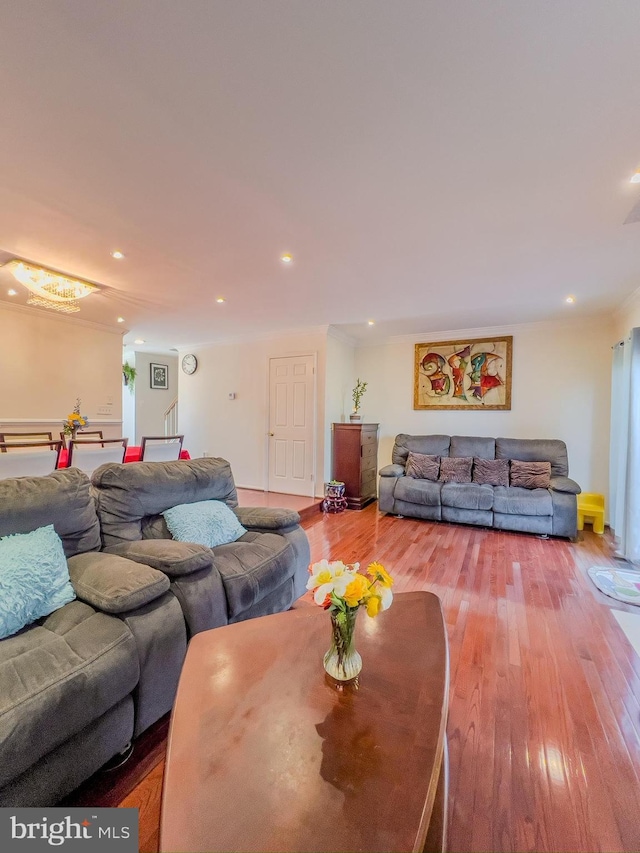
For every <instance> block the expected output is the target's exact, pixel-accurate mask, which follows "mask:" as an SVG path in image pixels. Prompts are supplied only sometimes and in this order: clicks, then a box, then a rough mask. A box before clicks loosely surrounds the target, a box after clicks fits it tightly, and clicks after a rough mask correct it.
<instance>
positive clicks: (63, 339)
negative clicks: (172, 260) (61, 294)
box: [0, 306, 122, 435]
mask: <svg viewBox="0 0 640 853" xmlns="http://www.w3.org/2000/svg"><path fill="white" fill-rule="evenodd" d="M121 385H122V334H121V332H119V331H115V330H114V331H113V332H111V331H110V330H108V329H102V328H100V327H97V326H95V325H92V324H88V323H86V322H84V321H78V320H75V319H73V318H68V317H63V316H59V315H56V314H53V312H49V313H45V312H44V311H38V310H36V309H31V308H23V307H15V308H13V307H12V308H7V307H4V306H0V424H2V425H5V426H6V427H10V426H14V427H15V428H16V430H23V429H29V428H30V426H29V425H30V424H31V425H34V426H35V424H36V423H41V424H42V425H43V427H44V422H48V423H49V424H50V426H47V427H46V429H52V430H54V431H57V432H59V431H60V429H61V424H60V421H61V420H63V419H64V418H65V417H66V416H67V415H68V414H69V412H71V411H72V409H73V407H74V405H75V402H76V398H77V397H80V399H81V401H82V404H81V409H82V413H83V414H86V415H87V417H88V418H89V419H90V421H91V423H92V424H93V425H98V424H99V427H98V428H104V429H105V431H106V434H109V435H113V434H114V433H115V434H116V435H119V434H120V431H121V420H122V394H121ZM99 408H100V409H103V410H104V409H108V411H102V412H98V409H99Z"/></svg>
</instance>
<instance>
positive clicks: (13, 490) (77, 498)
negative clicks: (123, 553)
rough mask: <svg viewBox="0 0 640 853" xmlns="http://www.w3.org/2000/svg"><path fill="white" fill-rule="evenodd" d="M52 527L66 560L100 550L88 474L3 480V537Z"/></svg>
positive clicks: (0, 502) (0, 517) (0, 482)
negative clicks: (60, 543) (58, 538)
mask: <svg viewBox="0 0 640 853" xmlns="http://www.w3.org/2000/svg"><path fill="white" fill-rule="evenodd" d="M49 524H53V527H54V529H55V531H56V533H57V534H58V536H59V537H60V539H62V547H63V548H64V553H65V556H66V557H73V556H74V555H75V554H82V553H84V552H85V551H99V550H100V524H99V522H98V516H97V515H96V508H95V504H94V501H93V498H92V496H91V485H90V483H89V478H88V477H87V475H86V474H84V473H83V472H82V471H80V470H79V469H78V468H62V469H60V470H59V471H53V472H52V473H51V474H47V475H46V476H45V477H12V478H8V479H6V480H0V536H9V535H10V534H12V533H30V532H31V531H32V530H36V529H37V528H39V527H47V526H48V525H49Z"/></svg>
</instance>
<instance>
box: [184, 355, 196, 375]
mask: <svg viewBox="0 0 640 853" xmlns="http://www.w3.org/2000/svg"><path fill="white" fill-rule="evenodd" d="M182 369H183V370H184V372H185V373H186V374H187V376H191V374H192V373H195V372H196V370H197V369H198V359H197V358H196V357H195V355H192V354H191V353H189V354H188V355H185V356H184V358H183V359H182Z"/></svg>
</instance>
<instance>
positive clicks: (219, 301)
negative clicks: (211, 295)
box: [216, 296, 227, 305]
mask: <svg viewBox="0 0 640 853" xmlns="http://www.w3.org/2000/svg"><path fill="white" fill-rule="evenodd" d="M226 301H227V300H226V299H225V298H224V296H218V298H217V299H216V302H217V303H218V305H222V303H223V302H226Z"/></svg>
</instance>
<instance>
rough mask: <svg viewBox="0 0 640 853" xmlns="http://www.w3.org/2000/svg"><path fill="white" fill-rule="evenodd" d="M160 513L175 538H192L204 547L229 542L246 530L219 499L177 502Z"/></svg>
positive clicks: (182, 540) (181, 539)
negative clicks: (186, 502)
mask: <svg viewBox="0 0 640 853" xmlns="http://www.w3.org/2000/svg"><path fill="white" fill-rule="evenodd" d="M162 515H163V516H164V520H165V521H166V522H167V527H168V528H169V533H170V534H171V535H172V536H173V538H174V539H177V540H178V542H195V544H196V545H205V546H206V547H207V548H215V547H216V545H228V544H229V543H230V542H235V541H236V539H239V538H240V537H241V536H242V534H243V533H246V532H247V531H246V530H245V529H244V527H243V526H242V525H241V524H240V522H239V521H238V518H237V516H236V514H235V513H234V512H233V510H232V509H230V508H229V507H228V506H227V505H226V504H225V503H223V502H222V501H196V502H195V503H192V504H179V505H178V506H174V507H171V509H167V510H165V511H164V512H163V513H162Z"/></svg>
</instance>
